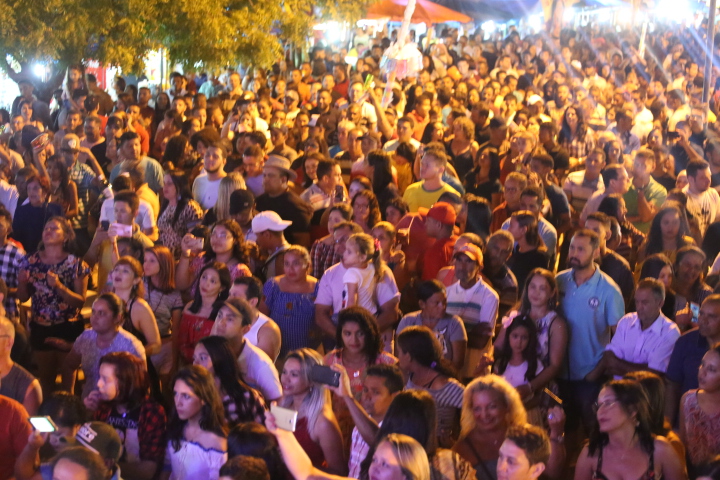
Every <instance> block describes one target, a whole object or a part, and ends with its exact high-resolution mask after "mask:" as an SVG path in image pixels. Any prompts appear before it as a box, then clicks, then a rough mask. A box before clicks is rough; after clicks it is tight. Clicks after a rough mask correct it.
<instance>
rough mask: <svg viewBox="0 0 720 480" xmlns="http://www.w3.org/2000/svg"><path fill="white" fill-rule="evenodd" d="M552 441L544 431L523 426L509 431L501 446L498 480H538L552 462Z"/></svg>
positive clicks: (534, 427) (532, 426)
mask: <svg viewBox="0 0 720 480" xmlns="http://www.w3.org/2000/svg"><path fill="white" fill-rule="evenodd" d="M550 448H551V447H550V439H549V438H548V436H547V434H546V433H545V431H544V430H543V429H541V428H540V427H536V426H534V425H521V426H515V427H511V428H509V429H508V432H507V435H506V437H505V441H504V442H503V443H502V445H500V452H499V455H500V456H499V457H498V462H497V478H498V480H536V479H538V478H540V476H541V475H542V474H543V473H544V472H545V468H546V465H547V463H548V460H550Z"/></svg>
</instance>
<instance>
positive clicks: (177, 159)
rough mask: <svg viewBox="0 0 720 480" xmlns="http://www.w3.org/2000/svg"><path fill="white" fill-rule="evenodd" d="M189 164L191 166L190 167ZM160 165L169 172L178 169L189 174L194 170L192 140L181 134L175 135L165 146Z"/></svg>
mask: <svg viewBox="0 0 720 480" xmlns="http://www.w3.org/2000/svg"><path fill="white" fill-rule="evenodd" d="M188 163H189V164H190V165H188ZM160 164H161V165H162V167H163V169H164V170H165V171H167V172H171V171H173V170H176V169H177V170H183V171H184V172H185V173H186V174H189V173H190V171H191V170H192V148H191V146H190V138H189V137H187V136H185V135H183V134H180V135H175V136H174V137H172V138H171V139H170V140H168V142H167V145H165V152H163V156H162V159H161V160H160Z"/></svg>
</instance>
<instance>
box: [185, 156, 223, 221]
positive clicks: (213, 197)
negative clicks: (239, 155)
mask: <svg viewBox="0 0 720 480" xmlns="http://www.w3.org/2000/svg"><path fill="white" fill-rule="evenodd" d="M204 161H205V172H206V174H205V175H202V174H200V175H199V176H198V177H197V178H196V179H195V181H194V182H193V186H192V193H193V198H194V199H195V201H196V202H198V203H199V204H200V206H201V207H202V208H203V210H208V209H210V208H212V207H214V206H215V203H216V202H217V196H218V189H219V188H220V181H221V180H222V179H223V177H225V176H226V175H227V174H226V173H225V161H226V152H225V147H224V146H223V145H222V144H221V143H211V144H210V145H208V147H207V150H205V157H204Z"/></svg>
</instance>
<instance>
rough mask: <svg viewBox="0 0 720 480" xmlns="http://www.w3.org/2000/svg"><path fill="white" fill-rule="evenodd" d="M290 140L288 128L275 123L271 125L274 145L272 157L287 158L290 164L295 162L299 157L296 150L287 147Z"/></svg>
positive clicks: (271, 136)
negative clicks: (288, 139)
mask: <svg viewBox="0 0 720 480" xmlns="http://www.w3.org/2000/svg"><path fill="white" fill-rule="evenodd" d="M287 138H288V127H287V125H283V124H280V123H274V124H272V125H270V141H271V142H272V144H273V149H272V150H271V151H270V154H271V155H273V154H274V155H279V156H281V157H285V158H287V159H288V160H290V162H294V161H295V159H296V158H297V157H298V154H297V152H296V151H295V150H293V149H292V148H290V147H289V146H287V144H286V143H285V142H286V141H287Z"/></svg>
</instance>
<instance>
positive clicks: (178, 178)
mask: <svg viewBox="0 0 720 480" xmlns="http://www.w3.org/2000/svg"><path fill="white" fill-rule="evenodd" d="M166 175H168V176H170V178H171V179H172V182H173V184H174V185H175V189H176V190H177V193H178V195H179V196H180V199H179V200H178V203H177V207H175V215H173V219H172V225H173V226H175V225H176V224H177V222H178V220H179V219H180V215H181V214H182V213H183V211H184V210H185V207H186V206H187V204H188V202H189V201H190V200H192V198H193V196H192V192H191V191H190V186H189V185H188V181H187V175H186V174H185V172H184V171H182V170H171V171H169V172H166ZM169 204H170V202H168V200H167V199H166V198H163V201H162V206H161V207H160V214H159V215H158V217H160V216H162V214H163V212H164V211H165V209H166V208H167V207H168V205H169Z"/></svg>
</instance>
